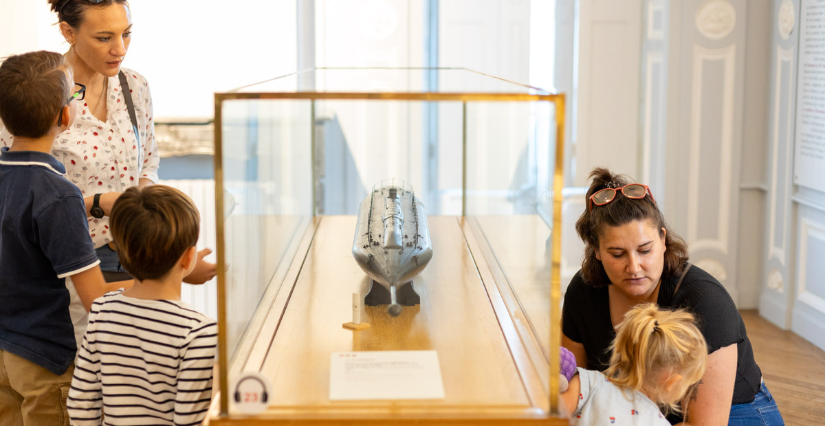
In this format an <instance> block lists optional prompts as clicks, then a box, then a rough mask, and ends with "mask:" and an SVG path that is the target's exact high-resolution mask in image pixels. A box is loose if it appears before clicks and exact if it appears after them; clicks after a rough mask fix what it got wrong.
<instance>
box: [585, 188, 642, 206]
mask: <svg viewBox="0 0 825 426" xmlns="http://www.w3.org/2000/svg"><path fill="white" fill-rule="evenodd" d="M620 191H621V193H622V195H624V196H625V197H627V198H630V199H631V200H641V199H642V198H645V194H650V199H651V200H652V201H653V204H654V205H655V204H656V200H654V199H653V193H652V192H650V187H649V186H647V185H642V184H641V183H630V184H627V185H625V186H620V187H618V188H605V189H602V190H599V191H596V192H595V193H594V194H593V195H591V196H590V199H589V202H588V203H587V211H592V210H593V204H595V205H597V206H603V205H605V204H610V203H611V202H613V200H615V199H616V193H618V192H620Z"/></svg>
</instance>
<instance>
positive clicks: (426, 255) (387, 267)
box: [352, 182, 433, 316]
mask: <svg viewBox="0 0 825 426" xmlns="http://www.w3.org/2000/svg"><path fill="white" fill-rule="evenodd" d="M352 255H353V256H354V257H355V261H356V262H357V263H358V266H360V267H361V269H363V270H364V272H365V273H366V274H367V275H369V277H370V278H372V279H373V281H374V282H376V283H378V284H380V285H381V286H383V287H384V288H386V289H387V290H388V291H389V293H390V299H391V301H390V305H389V307H388V308H387V311H388V312H389V313H390V315H392V316H398V315H400V314H401V309H402V308H401V305H399V304H398V303H397V302H396V294H395V293H396V290H397V288H398V287H399V286H401V285H402V284H404V283H407V282H410V281H411V280H412V279H413V277H415V276H416V275H418V274H419V273H420V272H421V271H422V270H424V268H425V267H426V266H427V263H429V261H430V259H432V257H433V248H432V241H431V240H430V229H429V227H428V226H427V215H426V210H425V208H424V204H423V203H422V202H421V200H419V199H418V198H416V196H415V193H414V192H413V191H412V188H409V187H408V186H406V185H404V184H403V183H398V184H397V183H395V182H392V183H389V184H387V185H384V184H383V182H382V184H380V185H376V186H375V187H373V190H372V192H371V193H370V194H369V195H367V197H366V198H365V199H364V201H363V202H361V206H360V208H359V210H358V220H357V223H356V225H355V238H354V240H353V243H352Z"/></svg>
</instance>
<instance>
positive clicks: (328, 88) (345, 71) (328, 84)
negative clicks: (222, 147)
mask: <svg viewBox="0 0 825 426" xmlns="http://www.w3.org/2000/svg"><path fill="white" fill-rule="evenodd" d="M436 82H437V83H436ZM435 84H437V88H436V89H431V87H432V86H433V85H435ZM237 91H240V92H345V93H370V92H387V93H422V92H433V91H437V92H441V93H461V92H473V93H514V94H533V95H547V94H549V93H548V92H547V91H544V90H541V89H538V88H534V87H530V86H526V85H523V84H518V83H514V82H510V81H506V80H501V79H499V78H495V77H490V76H487V75H484V74H481V73H477V72H475V71H470V70H465V69H460V68H455V69H451V68H429V69H428V68H372V69H371V68H366V69H365V68H358V69H356V68H321V69H316V70H308V71H301V72H298V73H295V74H290V75H286V76H283V77H278V78H274V79H272V80H267V81H264V82H260V83H257V84H252V85H249V86H244V87H241V88H239V89H237Z"/></svg>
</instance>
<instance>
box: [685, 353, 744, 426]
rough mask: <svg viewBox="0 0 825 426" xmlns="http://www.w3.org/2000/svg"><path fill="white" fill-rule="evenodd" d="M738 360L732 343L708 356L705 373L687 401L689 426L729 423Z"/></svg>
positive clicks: (720, 425)
mask: <svg viewBox="0 0 825 426" xmlns="http://www.w3.org/2000/svg"><path fill="white" fill-rule="evenodd" d="M738 357H739V354H738V352H737V348H736V344H735V343H734V344H732V345H729V346H725V347H724V348H721V349H718V350H717V351H716V352H714V353H712V354H710V355H708V362H707V368H706V369H705V374H704V375H703V376H702V380H701V381H699V386H697V387H696V391H695V392H694V393H693V395H691V396H690V401H689V402H688V412H687V414H688V416H687V421H688V422H690V423H689V424H690V425H692V426H717V425H718V426H723V425H727V424H728V419H729V418H730V407H731V403H732V401H733V385H734V383H735V382H736V362H737V360H738ZM686 424H687V423H686Z"/></svg>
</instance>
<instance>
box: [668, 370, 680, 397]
mask: <svg viewBox="0 0 825 426" xmlns="http://www.w3.org/2000/svg"><path fill="white" fill-rule="evenodd" d="M682 379H684V377H682V375H681V374H678V373H676V374H671V375H670V377H668V378H667V380H666V381H665V391H667V393H670V392H671V391H673V389H674V388H675V387H676V386H677V385H679V383H682Z"/></svg>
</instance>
